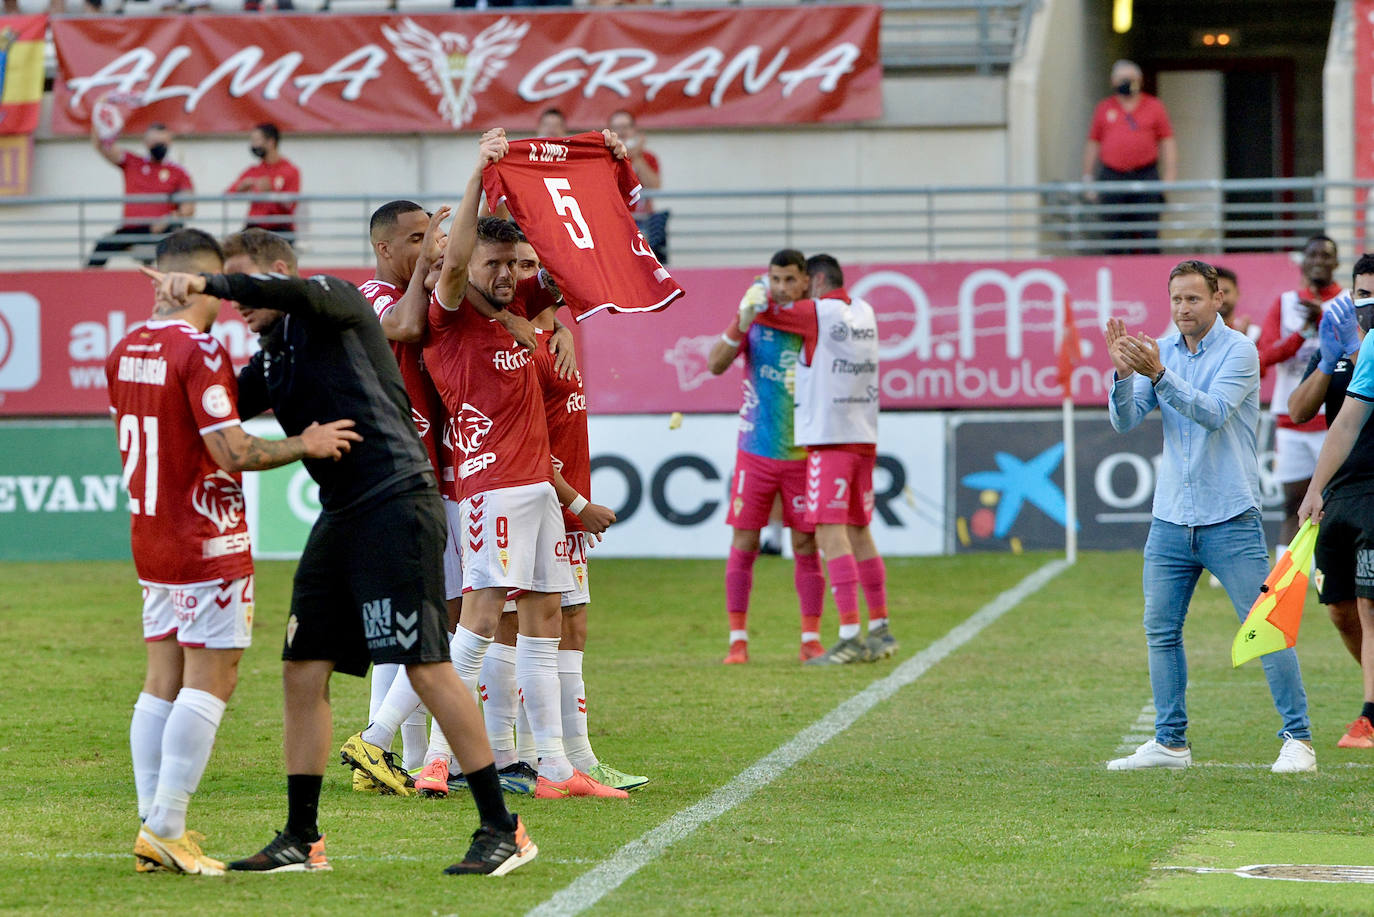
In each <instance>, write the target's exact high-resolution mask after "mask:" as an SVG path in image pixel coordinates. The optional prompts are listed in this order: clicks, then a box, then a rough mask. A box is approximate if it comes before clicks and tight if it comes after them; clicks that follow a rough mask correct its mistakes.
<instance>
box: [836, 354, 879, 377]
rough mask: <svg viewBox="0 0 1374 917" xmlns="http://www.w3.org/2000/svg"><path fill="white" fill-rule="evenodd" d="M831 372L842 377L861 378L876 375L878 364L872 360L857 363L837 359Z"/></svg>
mask: <svg viewBox="0 0 1374 917" xmlns="http://www.w3.org/2000/svg"><path fill="white" fill-rule="evenodd" d="M830 371H831V372H832V373H835V374H836V375H840V376H861V375H864V374H866V373H876V372H877V371H878V364H877V363H875V362H874V361H872V360H863V361H862V362H859V363H855V362H854V361H852V360H845V359H841V358H836V359H835V360H833V361H832V362H831V364H830Z"/></svg>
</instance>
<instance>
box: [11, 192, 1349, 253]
mask: <svg viewBox="0 0 1374 917" xmlns="http://www.w3.org/2000/svg"><path fill="white" fill-rule="evenodd" d="M1371 188H1374V182H1371V181H1363V182H1352V181H1344V182H1334V181H1327V180H1324V179H1320V178H1309V179H1259V180H1249V179H1247V180H1236V181H1190V182H1174V183H1172V184H1166V183H1162V182H1160V183H1141V182H1127V183H1119V184H1111V185H1109V184H1095V185H1084V184H1081V183H1077V182H1072V183H1062V184H1044V185H1026V186H1012V187H1008V186H966V187H948V186H947V187H939V186H919V187H891V188H857V189H856V188H835V189H823V190H815V189H807V190H795V189H793V190H739V191H663V192H658V193H656V194H653V195H652V198H651V199H652V200H653V201H654V204H655V207H656V208H657V209H661V210H668V211H669V212H670V214H671V216H670V218H669V222H668V237H669V251H670V259H669V261H670V263H671V264H676V265H680V266H706V265H731V264H755V263H758V262H759V261H760V260H766V259H767V257H768V256H769V255H770V254H771V253H772V252H773V251H775V250H777V249H779V248H783V247H795V248H800V249H801V250H803V251H806V252H812V251H817V250H827V251H830V252H832V253H833V254H835V255H836V257H840V258H841V259H842V260H849V261H855V260H858V261H863V262H866V263H876V262H882V261H913V260H916V261H924V260H948V259H982V260H1001V259H1014V258H1048V257H1060V256H1065V255H1086V254H1113V253H1115V254H1121V253H1130V252H1141V251H1159V252H1163V253H1180V254H1181V253H1185V252H1199V253H1202V252H1210V253H1225V252H1248V251H1280V250H1289V249H1292V248H1294V247H1295V245H1296V244H1297V243H1300V242H1301V241H1302V240H1303V239H1305V238H1307V237H1308V236H1310V235H1312V234H1314V233H1318V232H1325V233H1327V234H1328V235H1331V236H1332V237H1333V238H1335V239H1336V240H1337V242H1338V243H1339V244H1340V245H1341V248H1342V250H1343V251H1354V250H1355V248H1354V246H1356V245H1358V244H1363V241H1364V239H1365V238H1367V235H1366V223H1367V221H1368V215H1367V214H1366V213H1365V209H1364V205H1363V200H1364V199H1365V197H1366V196H1367V195H1368V193H1369V191H1370V189H1371ZM1092 192H1095V193H1096V194H1097V195H1098V200H1097V201H1093V200H1091V199H1089V193H1092ZM1122 193H1133V194H1150V195H1155V194H1160V195H1162V198H1157V199H1156V200H1155V202H1145V203H1131V202H1118V201H1117V200H1115V199H1114V197H1113V195H1118V194H1122ZM395 197H406V198H411V199H416V200H419V201H420V202H421V203H425V204H428V205H437V204H440V203H450V204H451V203H453V202H455V201H456V200H457V199H458V197H459V193H458V192H456V191H454V192H449V193H433V194H425V195H420V196H418V197H417V196H416V195H415V193H414V192H413V191H408V192H402V193H399V194H396V195H389V194H368V195H310V196H303V197H302V198H300V201H301V204H300V210H299V212H298V214H297V239H298V245H299V248H300V250H301V252H302V258H303V260H305V261H306V262H307V263H310V264H319V265H337V266H347V265H354V264H367V263H370V262H371V259H372V252H371V248H370V246H369V243H368V239H367V231H366V227H367V223H368V218H369V216H370V215H371V213H372V211H373V210H374V209H375V208H376V207H377V206H379V205H380V204H382V203H384V202H386V201H388V200H391V199H393V198H395ZM194 200H195V201H197V203H198V208H197V214H196V216H195V217H194V218H192V219H191V220H189V221H188V225H190V226H195V227H198V228H201V229H205V230H207V231H208V232H211V233H214V234H216V235H223V234H225V233H228V232H232V231H234V230H236V229H238V228H240V227H241V226H242V223H243V218H244V213H245V210H246V205H245V203H244V201H243V198H242V197H241V196H240V197H234V198H229V197H223V196H199V197H196V198H194ZM123 202H124V199H123V198H119V197H105V198H89V197H88V198H71V197H68V198H56V197H49V198H10V199H0V270H19V269H30V268H34V269H50V268H74V267H79V266H81V265H82V264H84V263H85V260H86V258H87V256H88V255H89V253H90V251H91V249H92V248H93V247H94V245H95V241H96V239H97V238H99V237H100V236H102V235H104V234H106V233H108V232H110V231H112V230H113V229H114V227H116V226H118V225H119V224H120V223H121V222H122V221H121V219H120V212H121V205H122V204H123ZM1123 217H1130V218H1131V219H1130V220H1124V219H1122V218H1123ZM551 218H552V214H551ZM1141 234H1143V235H1145V236H1147V237H1148V236H1153V235H1157V236H1158V238H1143V239H1142V238H1138V237H1137V236H1139V235H1141ZM134 254H135V255H146V246H145V247H144V250H143V251H136V252H135V253H134Z"/></svg>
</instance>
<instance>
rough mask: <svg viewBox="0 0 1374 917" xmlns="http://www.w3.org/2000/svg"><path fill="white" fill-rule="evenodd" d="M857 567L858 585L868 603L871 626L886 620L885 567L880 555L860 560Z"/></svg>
mask: <svg viewBox="0 0 1374 917" xmlns="http://www.w3.org/2000/svg"><path fill="white" fill-rule="evenodd" d="M858 567H859V585H860V586H861V587H863V591H864V602H866V603H867V604H868V623H869V626H870V627H873V626H876V624H877V622H882V621H885V620H887V567H885V566H884V565H883V559H882V558H881V557H870V558H869V559H868V560H863V561H860V562H859V564H858Z"/></svg>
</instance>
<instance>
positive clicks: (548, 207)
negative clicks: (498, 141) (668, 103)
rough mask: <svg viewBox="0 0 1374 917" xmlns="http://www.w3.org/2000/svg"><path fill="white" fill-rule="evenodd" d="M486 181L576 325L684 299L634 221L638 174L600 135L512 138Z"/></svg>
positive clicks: (490, 198) (493, 204)
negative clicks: (608, 314) (607, 313)
mask: <svg viewBox="0 0 1374 917" xmlns="http://www.w3.org/2000/svg"><path fill="white" fill-rule="evenodd" d="M482 184H483V187H484V189H485V191H486V195H487V202H488V204H489V205H490V207H491V209H492V210H496V209H497V208H498V207H500V205H501V204H502V203H503V202H504V203H505V204H506V206H507V207H509V208H510V212H511V216H513V217H514V218H515V221H516V222H517V223H519V224H520V228H521V229H523V230H524V231H525V235H526V236H528V237H529V240H530V242H531V243H532V244H533V245H534V249H535V251H537V252H538V253H539V260H540V261H541V262H543V265H544V267H545V268H546V269H547V270H548V272H549V273H550V274H552V275H553V279H554V280H555V281H556V282H557V284H558V288H559V289H560V290H561V291H562V292H563V298H564V299H565V300H566V302H567V304H568V307H569V308H570V309H572V313H573V318H574V319H576V320H577V321H582V320H583V319H584V318H586V317H587V316H588V315H591V314H592V313H594V312H599V311H601V310H602V309H609V310H611V311H613V312H653V311H657V310H658V309H663V308H666V307H667V306H668V304H669V303H671V302H672V301H673V300H675V299H677V298H678V297H679V296H681V295H682V287H680V286H678V285H677V282H676V281H674V280H673V278H672V276H671V275H670V274H669V273H668V271H667V269H666V268H664V267H663V265H661V264H659V262H658V259H657V258H655V257H654V253H653V251H651V250H650V248H649V245H648V243H647V242H645V241H644V238H643V236H641V235H640V234H639V228H638V227H637V226H635V221H634V218H633V217H632V216H630V211H629V206H628V205H629V204H630V203H632V202H633V201H636V200H638V198H639V191H640V187H639V179H638V178H637V177H636V176H635V173H634V169H633V168H631V167H630V164H629V163H628V162H626V161H625V160H617V159H615V158H614V157H612V156H611V151H610V150H608V149H606V141H605V138H603V137H602V136H601V134H599V133H586V134H578V135H577V136H575V137H568V138H566V139H560V140H557V141H553V140H513V141H511V143H510V152H509V153H508V154H507V155H506V157H505V158H504V159H502V160H501V161H500V162H498V163H496V164H495V165H491V166H488V167H487V168H486V170H485V171H484V172H483V173H482Z"/></svg>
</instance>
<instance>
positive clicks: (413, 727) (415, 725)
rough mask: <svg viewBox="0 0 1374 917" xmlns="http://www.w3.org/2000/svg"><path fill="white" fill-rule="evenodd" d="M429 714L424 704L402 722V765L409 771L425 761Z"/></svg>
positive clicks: (427, 744) (427, 745)
mask: <svg viewBox="0 0 1374 917" xmlns="http://www.w3.org/2000/svg"><path fill="white" fill-rule="evenodd" d="M428 734H429V716H428V715H427V713H426V712H425V706H424V704H421V705H420V706H419V707H417V708H416V710H415V712H414V713H412V714H411V715H410V716H408V717H406V721H405V722H404V723H402V724H401V766H402V767H404V768H405V769H406V770H408V771H413V770H415V768H417V767H420V766H422V765H423V764H424V763H425V753H426V749H427V748H428V747H429V737H428Z"/></svg>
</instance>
